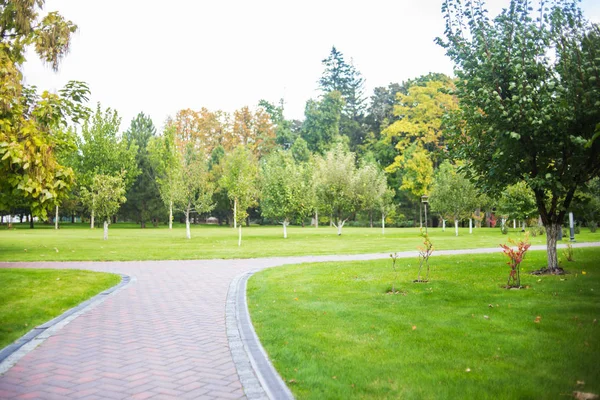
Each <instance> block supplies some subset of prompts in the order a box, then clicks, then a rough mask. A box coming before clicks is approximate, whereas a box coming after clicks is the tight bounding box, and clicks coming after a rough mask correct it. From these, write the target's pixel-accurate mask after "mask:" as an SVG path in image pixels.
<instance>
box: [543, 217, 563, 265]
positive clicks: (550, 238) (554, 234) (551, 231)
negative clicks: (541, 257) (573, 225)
mask: <svg viewBox="0 0 600 400" xmlns="http://www.w3.org/2000/svg"><path fill="white" fill-rule="evenodd" d="M561 230H562V226H561V225H560V224H557V223H553V224H552V223H551V224H547V225H546V247H547V248H548V269H549V270H550V272H552V273H553V274H555V273H557V272H558V271H560V270H559V266H558V257H557V255H556V241H557V240H558V234H559V232H560V231H561Z"/></svg>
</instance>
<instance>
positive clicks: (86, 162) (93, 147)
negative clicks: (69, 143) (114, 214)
mask: <svg viewBox="0 0 600 400" xmlns="http://www.w3.org/2000/svg"><path fill="white" fill-rule="evenodd" d="M120 125H121V118H120V117H119V115H118V113H117V112H116V111H115V110H112V109H110V108H107V109H106V110H105V111H103V110H102V107H101V105H100V103H98V105H97V106H96V112H95V113H94V114H93V115H92V117H91V120H87V121H85V123H84V124H83V127H82V130H81V136H80V137H79V138H78V146H77V147H78V148H79V162H78V163H77V169H76V170H77V181H78V183H79V186H84V187H87V188H88V191H89V190H90V189H91V185H92V184H93V182H94V177H95V176H96V175H109V176H116V175H117V174H119V173H121V172H124V175H123V183H124V185H125V190H126V191H127V190H129V188H130V187H131V185H133V183H134V181H135V179H136V177H137V176H138V174H139V170H138V168H137V163H136V154H137V148H138V146H137V144H134V143H132V144H129V143H128V142H127V139H126V138H124V137H122V136H121V135H119V126H120ZM89 211H90V213H91V220H90V226H91V227H92V228H93V227H94V218H95V210H94V208H91V209H89Z"/></svg>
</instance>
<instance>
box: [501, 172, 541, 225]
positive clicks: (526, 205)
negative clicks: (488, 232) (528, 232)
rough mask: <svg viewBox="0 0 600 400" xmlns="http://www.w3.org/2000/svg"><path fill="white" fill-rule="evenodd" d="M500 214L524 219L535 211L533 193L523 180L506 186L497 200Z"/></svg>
mask: <svg viewBox="0 0 600 400" xmlns="http://www.w3.org/2000/svg"><path fill="white" fill-rule="evenodd" d="M497 211H498V213H499V214H500V215H502V216H504V217H505V218H507V217H512V218H515V219H520V220H523V221H525V219H526V218H527V217H530V218H531V217H532V216H534V215H535V213H536V212H537V207H536V205H535V195H534V194H533V192H532V191H531V189H530V188H529V187H528V186H527V184H526V183H525V182H524V181H521V182H518V183H516V184H514V185H510V186H508V187H507V188H506V189H504V191H503V192H502V195H501V196H500V199H499V200H498V206H497Z"/></svg>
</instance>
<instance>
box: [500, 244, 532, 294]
mask: <svg viewBox="0 0 600 400" xmlns="http://www.w3.org/2000/svg"><path fill="white" fill-rule="evenodd" d="M508 242H509V243H510V244H512V245H516V248H515V249H513V248H512V247H509V246H508V245H506V244H501V245H500V247H502V252H503V253H504V254H505V255H506V256H507V257H508V259H509V261H508V262H507V263H506V264H507V265H508V266H510V274H509V275H508V282H507V283H506V287H507V288H512V287H516V288H520V287H521V262H523V259H524V258H525V253H526V252H527V250H528V249H529V247H530V246H531V244H530V243H529V235H528V234H527V233H526V234H525V238H524V239H523V240H520V241H518V242H517V241H515V240H513V239H510V238H509V239H508ZM511 281H512V282H511Z"/></svg>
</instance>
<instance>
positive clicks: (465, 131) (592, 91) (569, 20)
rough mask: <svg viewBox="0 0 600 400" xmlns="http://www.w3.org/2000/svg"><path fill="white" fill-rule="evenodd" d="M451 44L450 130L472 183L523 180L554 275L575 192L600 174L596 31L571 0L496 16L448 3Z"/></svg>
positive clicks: (516, 5)
mask: <svg viewBox="0 0 600 400" xmlns="http://www.w3.org/2000/svg"><path fill="white" fill-rule="evenodd" d="M443 12H444V14H445V18H446V32H445V36H446V38H445V40H444V39H438V41H439V43H440V44H441V45H442V46H444V47H445V48H446V50H447V54H448V56H450V58H452V60H453V61H454V62H455V64H456V68H455V73H456V75H457V78H458V79H457V88H456V89H457V90H456V95H457V96H458V98H459V99H460V111H459V113H458V114H457V115H456V118H455V119H454V120H453V121H452V123H449V124H448V128H449V129H450V131H451V132H452V133H451V139H452V141H451V142H452V143H451V144H452V147H453V150H454V154H455V155H456V156H457V157H458V158H461V159H464V160H467V165H468V167H469V169H468V171H469V177H470V178H471V179H473V180H475V181H478V182H479V185H480V186H481V187H483V188H485V189H487V190H488V191H495V192H499V191H501V190H502V189H504V188H505V187H506V186H507V185H510V184H514V183H517V182H519V181H521V180H524V181H525V182H526V183H527V185H528V186H529V187H531V189H532V190H533V192H534V194H535V199H536V204H537V208H538V212H539V214H540V216H541V218H542V222H543V223H544V225H545V228H546V233H547V235H546V238H547V239H546V240H547V248H548V269H549V270H550V271H551V272H553V273H558V272H560V269H559V266H558V259H557V255H556V240H557V238H558V232H559V230H560V227H561V224H562V222H563V219H564V216H565V213H566V211H567V209H568V208H569V205H570V204H571V200H572V199H573V196H574V194H575V191H576V190H577V188H578V187H580V186H581V185H583V184H584V183H585V182H587V181H589V180H590V179H591V178H593V177H595V176H598V174H599V173H600V140H597V138H598V136H599V133H598V132H599V127H600V125H599V123H600V107H598V104H600V78H599V77H600V57H598V54H600V31H599V28H598V26H597V25H591V24H589V23H588V22H587V21H586V20H585V18H584V17H583V15H582V13H581V10H580V9H579V8H578V6H577V2H575V1H561V0H550V1H547V2H543V3H541V4H539V3H536V7H535V8H534V7H533V4H532V3H531V2H529V1H526V0H512V1H511V2H510V5H509V7H507V8H506V9H504V10H503V11H502V12H501V13H500V14H499V15H498V16H497V17H495V18H494V19H491V18H490V17H488V13H487V10H486V9H485V4H484V3H483V2H473V3H471V2H469V3H464V4H463V3H462V2H459V1H458V0H447V1H445V2H444V5H443Z"/></svg>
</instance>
